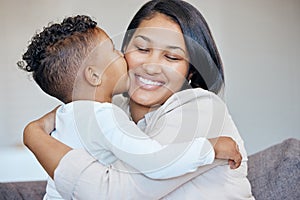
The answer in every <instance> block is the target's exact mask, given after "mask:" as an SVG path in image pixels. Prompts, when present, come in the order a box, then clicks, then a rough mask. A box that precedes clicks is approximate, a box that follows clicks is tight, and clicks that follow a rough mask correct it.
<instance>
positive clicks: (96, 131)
mask: <svg viewBox="0 0 300 200" xmlns="http://www.w3.org/2000/svg"><path fill="white" fill-rule="evenodd" d="M150 115H152V114H151V113H149V114H148V115H147V116H146V117H145V118H144V120H147V119H148V118H149V116H150ZM145 123H146V122H144V123H143V120H142V121H141V122H140V123H139V124H140V126H142V124H145ZM179 123H180V122H179ZM142 128H143V127H142ZM144 128H145V127H144ZM169 128H170V127H168V126H162V127H161V128H159V129H160V130H159V131H158V132H159V134H162V135H164V137H165V138H168V141H165V142H163V143H164V144H161V143H159V142H158V141H156V140H153V139H152V138H150V137H149V136H148V135H146V134H145V133H144V132H142V131H141V130H140V129H139V128H138V127H137V126H136V124H134V123H133V122H132V121H130V120H129V118H128V116H127V114H126V113H125V112H124V111H123V110H121V109H120V108H119V107H117V106H115V105H113V104H110V103H99V102H94V101H75V102H72V103H69V104H66V105H62V106H61V107H60V108H59V109H58V110H57V112H56V130H55V131H54V132H53V133H52V136H53V137H55V138H56V139H58V140H60V141H61V142H63V143H65V144H67V145H68V146H70V147H72V148H74V149H77V148H84V149H86V150H87V151H88V152H89V153H90V154H91V155H92V156H93V157H94V158H96V159H97V160H98V161H99V162H101V163H102V164H103V165H111V166H112V167H113V168H115V169H117V170H123V171H124V170H126V171H128V170H129V168H128V167H126V168H124V167H123V165H113V163H114V162H115V161H116V160H117V159H120V160H122V161H124V162H125V163H127V164H129V165H130V166H132V167H133V168H130V171H129V172H130V173H140V172H142V173H143V174H145V175H146V176H148V177H149V178H154V179H167V178H173V177H176V176H180V175H183V174H185V173H188V172H193V171H196V170H197V168H198V167H199V166H202V165H206V164H211V163H212V162H213V160H214V151H213V147H212V146H211V144H210V142H209V141H208V140H207V139H205V138H201V137H198V136H197V137H196V135H195V136H193V137H192V138H185V137H183V138H184V139H183V138H180V140H177V138H176V137H175V136H176V134H175V133H176V132H174V130H170V129H169ZM152 133H154V132H152ZM159 134H158V135H159ZM179 135H180V134H179ZM166 136H168V137H166ZM169 136H170V137H169ZM180 137H182V136H180ZM182 139H183V140H182ZM161 142H162V141H161ZM136 169H137V170H136ZM59 198H61V197H60V195H59V194H58V193H57V192H56V189H55V186H54V183H53V181H52V180H51V179H49V180H48V184H47V194H46V196H45V199H59Z"/></svg>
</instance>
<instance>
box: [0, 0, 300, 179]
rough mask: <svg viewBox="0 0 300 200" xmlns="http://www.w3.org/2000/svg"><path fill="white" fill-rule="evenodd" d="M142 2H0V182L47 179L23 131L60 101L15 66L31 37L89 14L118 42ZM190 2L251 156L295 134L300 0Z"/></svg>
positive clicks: (299, 116)
mask: <svg viewBox="0 0 300 200" xmlns="http://www.w3.org/2000/svg"><path fill="white" fill-rule="evenodd" d="M143 2H145V1H144V0H143V1H140V0H127V1H122V0H110V1H108V0H103V1H99V0H87V1H80V0H64V1H60V0H44V1H34V0H26V1H18V0H10V1H5V0H0V17H1V20H0V27H1V37H0V44H1V46H0V67H1V74H0V92H1V99H0V110H1V112H0V129H1V130H2V131H1V132H0V162H1V166H6V167H5V169H2V170H1V173H0V181H11V180H14V181H17V180H29V179H30V180H33V179H34V180H36V179H44V177H45V174H44V172H43V170H42V169H41V168H40V166H39V165H38V163H37V162H36V161H35V158H34V157H33V155H32V154H31V153H30V152H28V151H26V150H25V148H24V147H23V146H22V145H21V144H22V130H23V128H24V126H25V125H26V123H28V122H29V121H30V120H32V119H35V118H37V117H39V116H41V115H42V114H44V113H45V112H47V111H49V110H50V109H52V108H53V107H54V106H56V105H58V104H59V102H58V101H56V100H55V99H53V98H51V97H49V96H47V95H45V94H44V93H43V92H42V91H41V90H40V89H39V88H38V87H37V86H36V84H35V83H34V82H33V81H32V80H31V79H30V77H29V76H28V75H26V73H25V72H23V71H21V70H19V69H18V68H17V66H16V62H17V61H18V60H20V58H21V54H22V53H24V51H25V49H26V46H27V44H28V41H29V40H30V38H31V36H32V35H33V34H34V33H35V32H37V31H39V30H41V28H42V27H43V26H45V25H46V24H48V22H51V21H54V22H56V21H59V20H61V19H62V18H63V17H65V16H69V15H74V14H89V15H90V16H93V17H94V18H95V19H96V20H97V21H99V24H100V26H101V27H103V28H104V29H105V30H106V31H107V33H108V34H109V35H111V36H113V38H114V40H115V41H116V42H117V44H119V42H120V41H121V38H122V33H123V31H124V30H125V29H126V27H127V25H128V23H129V21H130V19H131V18H132V16H133V14H134V13H135V12H136V11H137V10H138V8H139V7H140V6H141V5H142V4H143ZM189 2H190V3H191V4H193V5H195V6H197V7H198V8H199V10H200V11H201V12H202V13H203V15H204V16H205V18H206V19H207V21H208V24H209V25H210V27H211V30H212V33H213V35H214V37H215V39H216V42H217V45H218V47H219V50H220V53H221V56H222V58H223V61H224V66H225V73H226V85H227V86H226V102H227V105H228V107H229V110H230V112H231V114H232V116H233V119H234V120H235V122H236V124H237V126H238V128H239V130H240V133H241V135H242V136H243V138H244V140H245V145H246V148H247V150H248V152H249V154H252V153H255V152H257V151H259V150H262V149H264V148H266V147H268V146H270V145H273V144H275V143H278V142H281V141H282V140H284V139H286V138H289V137H296V138H300V132H299V130H300V123H299V121H300V103H299V102H300V90H299V88H298V87H299V85H300V79H299V78H298V76H299V75H300V66H299V62H298V58H299V56H300V46H299V44H300V26H299V20H300V1H299V0H286V1H284V2H283V1H281V0H253V1H246V0H226V1H223V0H201V1H198V0H190V1H189ZM115 5H118V6H115ZM24 157H25V158H26V159H25V160H24ZM4 158H5V159H4ZM16 161H18V162H16ZM16 165H17V166H18V167H17V166H16ZM20 166H21V167H20ZM28 169H32V170H31V171H30V172H29V171H28ZM18 170H21V172H22V173H23V176H22V175H20V173H19V172H17V171H18ZM24 174H25V175H24ZM37 174H38V175H37Z"/></svg>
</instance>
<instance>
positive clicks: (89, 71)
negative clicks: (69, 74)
mask: <svg viewBox="0 0 300 200" xmlns="http://www.w3.org/2000/svg"><path fill="white" fill-rule="evenodd" d="M84 75H85V78H86V80H87V81H88V82H89V83H90V84H91V85H92V86H95V87H96V86H99V85H101V82H102V81H101V76H100V73H99V72H98V71H97V70H96V68H95V67H94V66H88V67H86V68H85V71H84Z"/></svg>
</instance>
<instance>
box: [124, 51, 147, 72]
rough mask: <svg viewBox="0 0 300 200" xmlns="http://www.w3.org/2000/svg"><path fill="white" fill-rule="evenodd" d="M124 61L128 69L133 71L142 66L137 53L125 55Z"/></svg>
mask: <svg viewBox="0 0 300 200" xmlns="http://www.w3.org/2000/svg"><path fill="white" fill-rule="evenodd" d="M125 60H126V61H127V64H128V69H133V68H136V67H138V66H141V65H142V61H143V59H142V56H141V55H139V54H138V53H137V52H135V51H133V52H130V53H126V54H125Z"/></svg>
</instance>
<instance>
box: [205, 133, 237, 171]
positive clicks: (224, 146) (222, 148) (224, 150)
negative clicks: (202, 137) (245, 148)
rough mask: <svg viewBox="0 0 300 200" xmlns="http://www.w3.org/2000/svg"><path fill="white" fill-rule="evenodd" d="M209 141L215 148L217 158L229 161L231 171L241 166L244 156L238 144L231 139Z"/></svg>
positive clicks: (222, 138) (219, 138) (211, 139)
mask: <svg viewBox="0 0 300 200" xmlns="http://www.w3.org/2000/svg"><path fill="white" fill-rule="evenodd" d="M208 140H209V141H210V142H211V144H212V145H213V147H214V150H215V157H216V158H219V159H228V164H229V165H230V168H231V169H236V168H238V167H239V166H240V165H241V162H242V155H241V153H240V152H239V148H238V145H237V143H236V142H235V141H234V140H233V139H232V138H231V137H225V136H220V137H217V138H210V139H208Z"/></svg>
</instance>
